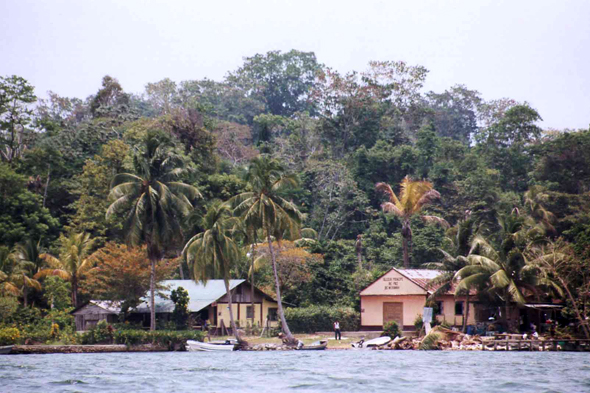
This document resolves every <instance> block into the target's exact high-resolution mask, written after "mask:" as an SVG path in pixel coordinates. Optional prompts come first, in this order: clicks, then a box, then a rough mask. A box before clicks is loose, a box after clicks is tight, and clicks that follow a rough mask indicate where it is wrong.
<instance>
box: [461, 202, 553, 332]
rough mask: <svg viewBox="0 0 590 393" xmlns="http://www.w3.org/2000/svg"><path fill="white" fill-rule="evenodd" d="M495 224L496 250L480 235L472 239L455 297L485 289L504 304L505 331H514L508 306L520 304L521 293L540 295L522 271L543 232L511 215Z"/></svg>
mask: <svg viewBox="0 0 590 393" xmlns="http://www.w3.org/2000/svg"><path fill="white" fill-rule="evenodd" d="M498 220H499V224H500V225H499V228H500V232H499V234H498V238H499V246H498V247H496V246H495V244H494V243H493V242H491V241H490V239H487V238H485V237H484V236H482V235H476V236H475V237H474V238H473V240H472V241H471V250H470V252H469V255H468V257H467V259H468V261H469V265H467V266H465V267H464V268H462V269H460V270H459V271H458V272H457V273H456V275H455V277H456V278H457V279H460V282H459V284H458V285H457V288H456V293H458V292H459V291H465V290H469V289H470V288H472V287H474V286H482V285H485V286H486V288H487V291H488V292H489V293H490V294H492V295H493V296H497V297H499V298H500V299H501V300H503V301H504V307H505V315H504V316H505V322H506V325H507V327H508V329H509V330H515V327H514V326H512V324H513V322H514V321H513V320H512V318H510V303H511V302H515V303H518V304H522V303H524V302H525V293H524V292H525V291H526V292H528V293H529V294H532V295H534V296H537V297H538V296H539V295H540V290H539V287H538V286H537V284H538V275H537V274H535V271H533V270H531V269H527V268H526V261H525V258H524V251H525V250H526V248H527V247H528V246H529V245H531V244H535V242H538V241H539V238H540V234H541V233H543V229H542V227H540V226H538V225H536V224H535V223H534V221H532V220H531V219H530V217H523V216H520V215H518V214H514V213H512V214H510V215H507V216H500V217H499V218H498Z"/></svg>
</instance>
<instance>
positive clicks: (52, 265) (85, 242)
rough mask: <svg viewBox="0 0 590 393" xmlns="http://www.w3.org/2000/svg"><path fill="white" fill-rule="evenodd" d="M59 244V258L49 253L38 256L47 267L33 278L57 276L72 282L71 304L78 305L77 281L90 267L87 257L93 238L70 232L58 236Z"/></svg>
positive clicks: (81, 233) (92, 245) (84, 234)
mask: <svg viewBox="0 0 590 393" xmlns="http://www.w3.org/2000/svg"><path fill="white" fill-rule="evenodd" d="M59 240H60V243H61V246H60V251H59V258H56V257H54V256H53V255H50V254H41V255H39V258H41V259H43V260H45V261H46V262H47V264H48V265H49V267H48V268H45V269H41V270H39V272H37V274H35V278H43V277H47V276H58V277H60V278H62V279H64V280H67V281H70V283H71V284H72V305H73V306H74V307H78V283H79V280H80V277H81V276H82V275H83V274H84V273H86V272H87V271H88V270H90V269H91V268H92V265H93V264H92V261H91V259H90V258H89V256H90V253H91V251H92V248H93V247H94V239H91V238H90V234H89V233H84V232H80V233H72V234H70V235H69V236H67V237H66V236H63V235H62V236H61V237H60V238H59Z"/></svg>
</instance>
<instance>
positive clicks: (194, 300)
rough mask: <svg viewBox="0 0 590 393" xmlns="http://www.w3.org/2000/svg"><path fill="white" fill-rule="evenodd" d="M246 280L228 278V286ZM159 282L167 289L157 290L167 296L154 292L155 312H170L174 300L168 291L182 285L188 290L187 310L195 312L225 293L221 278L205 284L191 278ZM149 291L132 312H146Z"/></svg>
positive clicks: (231, 287)
mask: <svg viewBox="0 0 590 393" xmlns="http://www.w3.org/2000/svg"><path fill="white" fill-rule="evenodd" d="M245 281H246V280H229V288H230V289H234V288H235V287H237V286H238V285H240V284H241V283H243V282H245ZM160 284H161V285H162V286H165V287H166V288H167V289H164V290H161V291H159V292H160V293H162V294H164V295H165V296H166V297H167V298H163V297H161V296H159V295H158V293H156V299H155V303H156V312H172V311H173V310H174V302H173V301H172V300H170V292H172V291H173V290H175V289H177V288H178V287H183V288H184V289H186V290H187V292H188V297H189V303H188V310H189V311H190V312H197V311H200V310H202V309H204V308H205V307H207V306H208V305H210V304H211V303H213V302H216V301H217V300H218V299H219V298H221V297H223V296H224V295H225V294H226V290H225V283H224V281H223V280H209V281H207V284H203V283H202V282H198V283H197V282H195V281H193V280H164V281H161V282H160ZM149 298H150V293H149V292H148V293H147V295H146V296H145V297H144V298H142V300H143V302H142V303H141V304H140V305H139V306H137V308H136V309H135V310H134V312H140V313H148V312H150V309H149Z"/></svg>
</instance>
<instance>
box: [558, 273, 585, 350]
mask: <svg viewBox="0 0 590 393" xmlns="http://www.w3.org/2000/svg"><path fill="white" fill-rule="evenodd" d="M559 282H561V286H563V289H565V291H566V292H567V296H568V297H569V298H570V302H572V306H573V307H574V311H575V312H576V316H577V317H578V321H580V326H581V327H582V330H583V331H584V335H585V336H586V338H587V339H590V333H588V327H587V326H586V322H587V321H586V320H585V319H584V318H583V317H582V314H580V309H579V308H578V305H577V304H576V300H575V299H574V296H573V295H572V293H571V292H570V289H569V288H568V286H567V284H566V283H565V281H564V280H563V279H562V278H559Z"/></svg>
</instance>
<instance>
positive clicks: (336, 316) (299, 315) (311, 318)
mask: <svg viewBox="0 0 590 393" xmlns="http://www.w3.org/2000/svg"><path fill="white" fill-rule="evenodd" d="M285 318H286V319H287V323H288V324H289V328H290V329H291V331H293V332H294V333H313V332H318V331H330V330H333V329H334V321H339V322H340V329H341V330H342V331H356V330H359V328H360V322H361V316H360V313H359V312H357V311H355V310H354V309H353V308H351V307H330V306H311V307H301V308H287V309H286V310H285Z"/></svg>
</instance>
